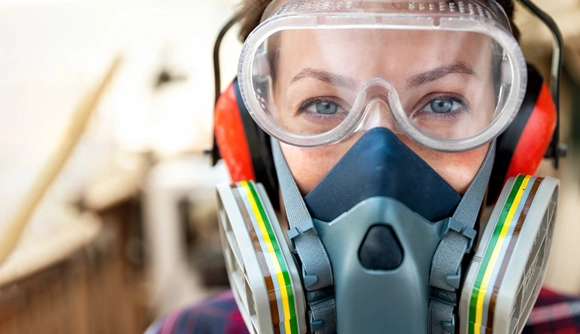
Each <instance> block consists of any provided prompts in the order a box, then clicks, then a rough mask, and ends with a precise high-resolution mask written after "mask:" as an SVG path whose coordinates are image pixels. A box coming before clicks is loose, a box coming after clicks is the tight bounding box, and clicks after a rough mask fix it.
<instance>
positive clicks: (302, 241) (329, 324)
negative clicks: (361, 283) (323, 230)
mask: <svg viewBox="0 0 580 334" xmlns="http://www.w3.org/2000/svg"><path fill="white" fill-rule="evenodd" d="M271 144H272V154H273V157H274V164H275V165H276V172H277V174H278V181H279V184H280V191H281V192H282V199H283V201H284V206H285V207H286V210H285V211H286V216H287V218H288V225H289V226H290V230H289V231H288V237H289V239H290V242H291V243H292V245H293V247H294V249H295V251H296V253H297V254H298V257H299V259H300V261H301V262H302V268H303V270H302V275H303V283H304V285H305V288H306V289H307V290H308V291H315V290H320V289H324V288H326V287H329V286H332V285H333V284H334V280H333V276H332V266H331V264H330V260H329V257H328V253H327V252H326V249H325V248H324V245H323V244H322V241H321V240H320V238H319V237H318V234H317V232H316V228H315V227H314V226H313V223H312V217H311V216H310V213H309V212H308V209H307V208H306V204H305V203H304V200H303V198H302V195H301V194H300V191H299V190H298V186H297V185H296V182H295V181H294V178H293V177H292V173H291V172H290V168H289V167H288V164H287V162H286V159H285V158H284V156H283V154H282V151H281V149H280V143H279V142H278V141H277V140H276V139H274V138H271ZM309 305H310V311H311V318H310V323H311V327H312V331H316V333H317V334H327V333H328V334H330V333H334V332H336V304H335V302H334V296H333V295H331V296H329V297H328V298H325V300H324V303H319V302H318V301H316V300H314V301H309Z"/></svg>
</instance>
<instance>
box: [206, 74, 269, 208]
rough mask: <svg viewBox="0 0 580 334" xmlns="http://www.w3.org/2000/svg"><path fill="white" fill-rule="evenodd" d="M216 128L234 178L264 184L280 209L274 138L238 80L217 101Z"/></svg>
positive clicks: (234, 179) (218, 140)
mask: <svg viewBox="0 0 580 334" xmlns="http://www.w3.org/2000/svg"><path fill="white" fill-rule="evenodd" d="M214 127H215V129H214V133H215V138H216V143H217V147H218V148H219V153H220V155H221V157H222V158H223V159H224V161H225V163H226V166H227V167H228V170H229V172H230V177H231V178H232V181H233V182H237V181H241V180H254V181H256V182H259V183H262V185H263V186H264V188H265V189H266V192H267V193H268V196H270V198H271V199H272V204H273V206H274V208H275V209H278V207H279V205H278V203H279V201H278V200H277V196H278V178H277V176H276V170H275V167H274V159H273V157H272V147H271V145H270V137H269V136H268V135H267V134H266V133H265V132H264V131H262V129H260V127H258V125H257V124H256V123H255V122H254V120H253V119H252V117H251V116H250V113H249V112H248V110H247V109H246V106H245V104H244V102H243V100H242V96H241V95H240V89H239V86H238V81H237V79H236V80H234V82H232V84H231V85H230V86H229V87H228V88H227V89H226V91H225V92H224V93H223V94H221V95H220V97H219V99H218V101H217V103H216V108H215V118H214Z"/></svg>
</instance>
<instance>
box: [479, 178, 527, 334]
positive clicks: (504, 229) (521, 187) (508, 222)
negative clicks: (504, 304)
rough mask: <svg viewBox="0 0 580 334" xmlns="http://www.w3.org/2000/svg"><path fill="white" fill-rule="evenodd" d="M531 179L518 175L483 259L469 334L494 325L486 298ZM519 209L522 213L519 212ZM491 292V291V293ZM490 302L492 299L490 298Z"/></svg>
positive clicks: (491, 288) (491, 287) (490, 291)
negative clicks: (489, 321) (488, 322)
mask: <svg viewBox="0 0 580 334" xmlns="http://www.w3.org/2000/svg"><path fill="white" fill-rule="evenodd" d="M530 179H531V177H530V176H524V175H519V176H518V177H517V178H516V180H515V182H514V184H513V186H512V189H511V191H510V194H509V196H508V198H507V200H506V203H505V205H504V207H503V209H502V212H501V215H500V218H499V221H498V223H497V225H496V226H495V229H494V231H493V235H492V237H491V240H490V242H489V244H488V247H487V249H486V251H485V255H484V256H483V260H482V263H481V266H480V267H479V270H478V272H477V276H476V279H475V284H474V286H473V290H472V292H471V298H470V305H469V333H470V334H480V333H481V329H482V328H486V327H488V326H489V325H491V324H487V321H486V315H487V306H486V305H484V301H485V299H486V295H488V294H490V293H492V292H493V284H490V283H492V281H491V279H492V278H493V277H492V276H493V273H494V268H495V267H496V265H497V264H499V263H501V262H502V260H503V255H505V254H502V249H503V252H504V253H505V247H503V246H504V243H505V242H509V239H510V238H511V235H510V234H508V233H511V232H513V230H514V229H513V226H514V225H515V224H516V223H517V221H518V218H519V214H518V212H521V206H522V205H523V204H524V203H525V201H526V197H527V195H528V194H529V191H528V192H526V187H527V186H528V184H530V186H531V184H532V183H533V182H532V183H530ZM518 208H519V210H518ZM506 240H508V241H506ZM488 288H489V289H488ZM487 299H488V300H489V298H487Z"/></svg>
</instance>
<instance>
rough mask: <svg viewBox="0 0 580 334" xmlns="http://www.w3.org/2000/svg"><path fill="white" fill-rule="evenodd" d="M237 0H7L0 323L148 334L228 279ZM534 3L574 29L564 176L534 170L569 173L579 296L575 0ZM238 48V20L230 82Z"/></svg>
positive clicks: (566, 238) (560, 274)
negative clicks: (224, 153)
mask: <svg viewBox="0 0 580 334" xmlns="http://www.w3.org/2000/svg"><path fill="white" fill-rule="evenodd" d="M235 3H236V1H235V0H205V1H202V0H164V1H161V0H157V1H155V0H117V1H113V0H78V1H73V0H70V1H66V0H62V1H58V0H53V1H50V0H0V333H36V332H42V333H141V332H143V330H144V329H145V328H146V327H147V325H148V324H150V323H151V322H152V321H153V320H154V319H155V318H157V317H159V316H161V315H163V314H165V313H166V312H168V311H169V310H172V309H175V308H177V307H180V306H183V305H186V304H191V303H194V302H195V301H199V300H200V299H203V298H205V297H207V296H208V295H210V294H212V293H215V292H217V291H219V290H222V289H225V288H227V278H226V275H225V271H224V266H223V259H222V255H221V252H220V245H219V236H218V233H217V221H216V214H215V205H216V204H215V192H214V186H215V184H216V183H219V182H226V181H228V176H227V171H226V169H225V167H224V166H223V164H221V163H218V164H217V165H216V166H213V167H212V166H211V159H210V157H209V156H208V155H207V154H205V153H204V151H206V150H208V149H210V148H211V145H212V121H213V119H212V112H213V104H214V87H213V85H214V75H213V68H212V52H213V47H214V42H215V38H216V36H217V35H218V32H219V31H220V29H221V27H222V26H223V25H224V24H225V23H226V22H227V21H228V19H229V18H230V16H231V15H232V13H233V8H234V6H235ZM536 3H537V4H538V5H539V6H540V7H541V8H543V9H544V10H546V11H547V12H548V13H550V14H551V15H552V16H553V17H554V19H555V20H556V21H557V22H558V23H559V25H560V29H561V30H562V33H563V35H564V38H565V54H564V59H565V66H564V77H563V80H562V83H563V84H562V96H561V105H562V120H561V126H562V134H561V138H562V141H563V142H565V143H566V144H568V147H569V154H568V157H567V158H565V159H563V160H561V168H560V169H559V170H557V171H555V170H553V168H552V167H551V163H550V162H549V161H546V162H545V163H544V164H543V165H542V166H541V169H540V174H541V175H555V176H557V177H558V178H560V179H561V181H562V192H561V195H560V198H561V200H560V206H559V209H558V219H557V226H556V229H555V239H554V242H553V248H552V253H551V258H550V267H549V269H548V270H549V271H548V274H547V277H546V282H545V284H546V285H547V286H549V287H550V288H552V289H554V290H556V291H559V292H564V293H574V294H580V260H579V258H580V242H578V240H579V239H580V165H579V163H580V21H579V18H580V0H553V1H549V0H537V2H536ZM517 22H518V23H519V26H520V30H521V31H522V43H523V46H524V49H525V53H526V56H527V58H528V60H529V61H530V62H532V63H534V64H535V65H536V66H537V67H539V68H540V69H541V70H542V72H543V73H544V75H545V77H549V75H548V73H549V66H550V65H549V64H550V57H551V47H552V44H551V43H552V42H551V39H550V34H549V32H548V30H547V29H544V28H543V27H541V25H540V24H539V23H538V21H536V19H534V18H533V17H531V15H529V14H527V13H526V12H525V11H524V10H523V9H521V8H518V10H517ZM240 49H241V44H240V42H239V41H238V40H237V29H236V27H234V28H233V29H232V30H231V31H230V32H229V33H228V34H226V35H225V38H224V40H223V43H222V48H221V53H220V59H221V69H222V75H221V80H222V81H221V82H222V88H224V87H225V86H226V85H228V84H229V83H230V82H231V80H232V79H233V77H234V76H235V72H236V67H237V59H238V54H239V51H240ZM106 73H109V74H110V75H109V76H108V78H109V79H105V80H104V81H103V77H105V74H106ZM99 85H101V86H102V87H101V88H102V90H101V91H99V90H98V89H97V90H95V88H94V87H98V86H99ZM93 106H94V108H93ZM83 110H84V111H85V112H86V111H87V110H88V111H90V110H92V114H91V115H90V118H89V119H88V125H87V126H86V127H85V131H84V132H83V133H82V134H81V135H80V137H79V140H78V143H75V140H73V139H74V137H75V134H74V131H73V130H70V129H71V124H82V117H81V116H78V114H80V113H81V111H83ZM85 115H88V114H87V113H85ZM81 128H82V127H81ZM71 138H72V139H71ZM67 145H68V147H74V150H73V151H72V154H71V156H70V158H69V159H68V160H67V162H66V164H65V165H64V168H63V169H62V171H60V172H59V173H58V175H57V176H56V178H54V180H53V177H52V176H53V175H52V174H51V173H49V172H46V170H47V169H51V168H52V170H53V172H56V171H58V169H59V168H58V166H59V163H60V162H61V161H59V159H58V158H59V157H60V158H64V157H66V155H62V156H58V155H57V154H55V153H54V152H56V151H57V150H61V151H62V149H63V147H67ZM61 160H62V159H61ZM47 161H48V162H47ZM53 174H54V173H53ZM39 175H40V176H39ZM52 181H54V182H52ZM43 182H44V185H45V187H44V188H46V189H47V191H46V192H44V191H43V190H44V188H43V187H40V188H39V186H38V184H39V183H43ZM41 195H43V196H41ZM37 202H38V205H36V204H37ZM15 222H16V223H15ZM18 222H21V223H22V224H18ZM24 223H26V224H25V228H24V233H23V235H22V237H21V238H16V237H17V236H18V234H19V233H18V228H14V226H15V225H14V224H16V225H21V226H24ZM2 243H3V244H2Z"/></svg>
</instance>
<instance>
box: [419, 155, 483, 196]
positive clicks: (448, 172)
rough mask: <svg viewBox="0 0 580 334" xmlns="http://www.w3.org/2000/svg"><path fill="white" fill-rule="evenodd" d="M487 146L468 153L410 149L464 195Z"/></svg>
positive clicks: (479, 165)
mask: <svg viewBox="0 0 580 334" xmlns="http://www.w3.org/2000/svg"><path fill="white" fill-rule="evenodd" d="M488 148H489V144H487V145H484V146H481V147H478V148H476V149H474V150H471V151H468V152H460V153H444V152H436V151H432V150H428V149H425V148H423V147H412V149H413V151H415V153H417V154H418V155H419V156H420V157H421V158H422V159H423V160H425V162H427V163H428V164H429V166H431V168H433V169H434V170H435V171H436V172H437V174H439V175H440V176H441V177H442V178H443V179H444V180H445V181H447V183H449V185H451V187H453V189H455V190H456V191H457V192H458V193H460V194H462V195H463V194H464V193H465V191H466V190H467V188H468V187H469V185H470V184H471V181H473V178H474V177H475V174H477V171H478V170H479V168H480V167H481V164H482V162H483V160H484V159H485V155H486V154H487V150H488Z"/></svg>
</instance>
